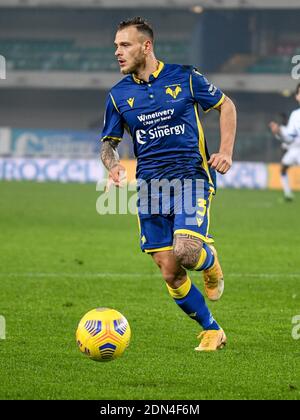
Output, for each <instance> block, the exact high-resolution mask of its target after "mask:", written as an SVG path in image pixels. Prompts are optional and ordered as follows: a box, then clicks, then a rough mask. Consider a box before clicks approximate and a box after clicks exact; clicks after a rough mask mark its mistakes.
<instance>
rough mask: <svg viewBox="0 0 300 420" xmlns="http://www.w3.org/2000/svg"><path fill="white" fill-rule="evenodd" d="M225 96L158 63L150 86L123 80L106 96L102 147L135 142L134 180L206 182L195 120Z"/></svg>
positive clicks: (188, 72)
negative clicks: (125, 138) (127, 137)
mask: <svg viewBox="0 0 300 420" xmlns="http://www.w3.org/2000/svg"><path fill="white" fill-rule="evenodd" d="M224 98H225V95H224V94H223V93H222V92H221V91H220V90H219V89H218V88H217V87H215V86H214V85H213V84H211V83H210V82H209V81H208V80H207V79H206V78H205V77H204V76H203V75H202V74H201V73H199V72H198V71H197V70H196V69H195V68H193V67H191V66H183V65H177V64H164V63H163V62H160V63H159V68H158V70H157V71H156V72H154V73H153V74H151V76H150V78H149V82H145V81H142V80H139V79H137V78H136V77H135V76H134V75H129V76H126V77H124V78H123V79H122V80H121V81H120V82H119V83H117V84H116V85H115V86H114V87H113V88H112V89H111V91H110V92H109V95H108V98H107V102H106V112H105V122H104V129H103V132H102V141H105V140H106V139H113V140H116V141H121V140H122V137H123V133H124V129H126V130H127V131H129V133H130V134H131V136H132V138H133V142H134V152H135V156H136V158H137V173H136V177H137V179H143V180H146V181H150V180H151V179H169V180H170V179H197V178H201V179H207V180H208V181H209V182H210V183H212V179H211V174H210V172H209V168H208V164H207V148H206V143H205V138H204V133H203V130H202V126H201V123H200V120H199V115H198V104H199V105H200V106H201V107H202V109H203V110H204V112H208V111H209V110H210V109H212V108H216V107H218V106H219V105H220V104H221V103H222V102H223V100H224Z"/></svg>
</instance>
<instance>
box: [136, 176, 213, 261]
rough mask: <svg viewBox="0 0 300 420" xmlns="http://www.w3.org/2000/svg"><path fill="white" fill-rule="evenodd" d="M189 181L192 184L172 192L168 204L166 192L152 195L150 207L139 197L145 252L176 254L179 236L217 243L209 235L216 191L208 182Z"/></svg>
mask: <svg viewBox="0 0 300 420" xmlns="http://www.w3.org/2000/svg"><path fill="white" fill-rule="evenodd" d="M177 181H179V180H177ZM186 181H189V183H188V185H187V184H186V183H183V182H181V181H179V184H180V185H179V184H178V185H179V186H180V188H181V190H180V188H179V190H180V191H179V190H177V191H176V192H175V191H174V189H173V190H172V189H171V193H170V194H169V197H168V198H167V199H166V200H165V198H166V196H167V195H168V194H166V191H165V192H162V191H159V192H157V190H156V191H155V192H154V193H153V192H152V191H151V192H150V193H148V196H147V199H146V202H147V206H145V205H143V204H142V203H141V201H142V200H141V199H140V194H139V200H138V219H139V229H140V245H141V249H142V251H143V252H147V253H152V252H159V251H168V250H172V249H173V237H174V234H175V233H184V234H190V235H193V236H195V237H197V238H200V239H201V240H202V241H203V242H206V243H213V242H214V240H213V239H212V237H211V236H210V235H209V222H210V206H211V200H212V197H213V195H214V188H212V187H211V185H210V184H209V183H208V182H207V181H205V180H186ZM167 193H168V192H167ZM151 200H152V201H151ZM150 201H151V205H150ZM144 204H145V201H144ZM146 207H147V209H146ZM150 209H151V210H150Z"/></svg>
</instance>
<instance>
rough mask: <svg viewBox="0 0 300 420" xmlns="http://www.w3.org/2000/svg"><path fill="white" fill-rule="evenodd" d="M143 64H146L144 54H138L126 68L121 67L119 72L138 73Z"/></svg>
mask: <svg viewBox="0 0 300 420" xmlns="http://www.w3.org/2000/svg"><path fill="white" fill-rule="evenodd" d="M145 66H146V56H145V55H144V54H141V55H140V56H138V57H135V58H134V61H133V63H132V64H131V66H130V67H128V68H126V69H121V73H122V74H132V73H138V71H139V70H140V69H141V68H144V67H145Z"/></svg>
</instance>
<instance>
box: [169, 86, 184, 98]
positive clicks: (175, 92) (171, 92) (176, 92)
mask: <svg viewBox="0 0 300 420" xmlns="http://www.w3.org/2000/svg"><path fill="white" fill-rule="evenodd" d="M173 86H174V85H173ZM175 86H176V88H175V89H172V86H166V87H167V89H166V94H167V95H171V96H172V98H174V99H176V98H177V96H178V95H179V93H180V92H182V89H181V87H180V86H179V85H175Z"/></svg>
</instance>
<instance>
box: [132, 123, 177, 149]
mask: <svg viewBox="0 0 300 420" xmlns="http://www.w3.org/2000/svg"><path fill="white" fill-rule="evenodd" d="M184 133H185V124H179V125H175V126H174V127H169V126H168V125H164V126H162V127H157V128H151V129H150V130H149V131H148V132H147V131H145V130H137V131H136V141H137V142H138V143H139V144H145V143H146V141H145V140H146V139H147V135H148V136H149V139H150V140H154V139H159V138H161V137H167V136H173V135H175V136H180V135H181V134H182V135H183V134H184Z"/></svg>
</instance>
